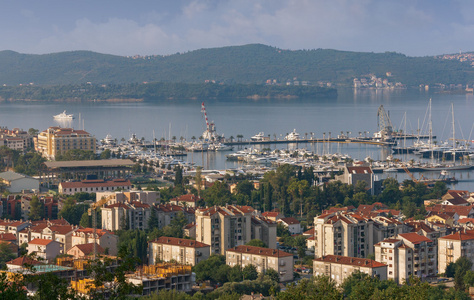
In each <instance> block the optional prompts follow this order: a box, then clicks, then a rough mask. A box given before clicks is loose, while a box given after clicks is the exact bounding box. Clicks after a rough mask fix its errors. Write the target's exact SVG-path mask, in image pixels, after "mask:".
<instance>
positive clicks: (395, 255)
mask: <svg viewBox="0 0 474 300" xmlns="http://www.w3.org/2000/svg"><path fill="white" fill-rule="evenodd" d="M375 260H376V261H378V262H381V263H384V264H387V265H388V268H387V278H388V279H392V280H394V281H395V282H397V283H399V284H403V283H404V282H405V281H406V280H408V278H409V277H410V276H411V275H413V276H416V277H419V278H421V279H425V278H426V277H430V276H436V271H437V250H436V244H435V243H434V242H433V241H431V240H430V239H428V238H427V237H425V236H422V235H419V234H417V233H414V232H411V233H402V234H399V235H398V236H397V237H394V238H389V239H386V240H383V241H381V242H380V243H377V244H376V245H375Z"/></svg>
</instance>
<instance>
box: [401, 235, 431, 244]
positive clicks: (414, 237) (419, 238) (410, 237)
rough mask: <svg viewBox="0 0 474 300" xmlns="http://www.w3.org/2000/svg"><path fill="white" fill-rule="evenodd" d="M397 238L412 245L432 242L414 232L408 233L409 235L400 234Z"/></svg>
mask: <svg viewBox="0 0 474 300" xmlns="http://www.w3.org/2000/svg"><path fill="white" fill-rule="evenodd" d="M398 236H400V237H402V238H404V239H406V240H408V241H409V242H411V243H412V244H419V243H421V242H432V240H430V239H429V238H427V237H425V236H423V235H419V234H418V233H415V232H410V233H400V234H399V235H398Z"/></svg>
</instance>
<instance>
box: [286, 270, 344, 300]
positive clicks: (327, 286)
mask: <svg viewBox="0 0 474 300" xmlns="http://www.w3.org/2000/svg"><path fill="white" fill-rule="evenodd" d="M278 299H279V300H306V299H322V300H334V299H343V297H342V294H341V293H340V292H339V290H338V289H337V287H336V283H335V282H334V281H333V280H331V278H329V277H328V276H316V277H313V278H311V279H302V280H300V281H299V282H298V284H294V283H291V284H289V285H288V286H287V289H286V290H285V291H284V292H281V293H280V294H278Z"/></svg>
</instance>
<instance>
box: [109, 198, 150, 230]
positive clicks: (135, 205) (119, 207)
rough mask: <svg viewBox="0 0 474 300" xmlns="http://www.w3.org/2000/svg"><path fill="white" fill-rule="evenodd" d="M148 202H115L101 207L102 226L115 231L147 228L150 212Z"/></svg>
mask: <svg viewBox="0 0 474 300" xmlns="http://www.w3.org/2000/svg"><path fill="white" fill-rule="evenodd" d="M151 209H152V208H151V206H150V205H149V204H145V203H141V202H138V201H134V202H131V203H115V204H111V205H107V206H105V207H103V208H102V228H103V229H106V230H110V231H116V230H120V229H124V228H125V227H128V228H129V229H139V230H145V229H148V219H149V218H150V214H151Z"/></svg>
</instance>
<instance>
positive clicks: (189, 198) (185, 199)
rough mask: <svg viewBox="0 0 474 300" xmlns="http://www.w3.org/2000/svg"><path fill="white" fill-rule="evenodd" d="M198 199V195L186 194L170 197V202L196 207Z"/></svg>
mask: <svg viewBox="0 0 474 300" xmlns="http://www.w3.org/2000/svg"><path fill="white" fill-rule="evenodd" d="M200 200H201V197H199V196H196V195H193V194H187V195H181V196H179V197H176V198H173V199H171V200H170V204H173V205H180V206H185V207H192V208H196V207H197V206H198V202H199V201H200Z"/></svg>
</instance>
